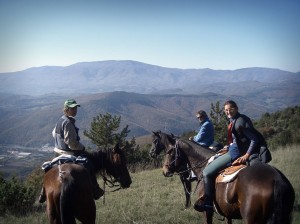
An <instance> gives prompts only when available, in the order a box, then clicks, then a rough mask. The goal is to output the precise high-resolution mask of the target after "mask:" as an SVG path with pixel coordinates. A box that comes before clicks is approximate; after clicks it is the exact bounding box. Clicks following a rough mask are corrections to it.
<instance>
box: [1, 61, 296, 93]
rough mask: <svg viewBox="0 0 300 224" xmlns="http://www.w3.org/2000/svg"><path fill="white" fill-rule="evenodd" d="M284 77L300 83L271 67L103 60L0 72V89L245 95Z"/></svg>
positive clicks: (51, 91)
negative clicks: (202, 66)
mask: <svg viewBox="0 0 300 224" xmlns="http://www.w3.org/2000/svg"><path fill="white" fill-rule="evenodd" d="M283 82H285V83H288V84H291V83H298V84H299V83H300V75H299V73H298V74H296V73H292V72H287V71H281V70H278V69H269V68H245V69H238V70H211V69H177V68H164V67H159V66H155V65H149V64H145V63H140V62H135V61H100V62H82V63H77V64H74V65H70V66H66V67H58V66H45V67H38V68H30V69H27V70H24V71H19V72H12V73H0V92H1V93H11V94H21V95H22V94H26V95H43V94H51V93H56V94H76V95H79V94H91V93H101V92H112V91H126V92H135V93H166V92H167V93H180V94H199V93H205V92H215V93H224V91H229V94H237V95H240V94H241V95H245V94H247V92H248V89H249V88H251V89H252V90H255V89H257V88H259V89H264V88H267V87H268V86H269V85H280V84H281V83H283ZM237 83H239V84H238V85H237ZM249 83H251V85H250V86H249V85H248V84H249ZM232 87H234V88H232ZM244 88H247V89H246V90H244Z"/></svg>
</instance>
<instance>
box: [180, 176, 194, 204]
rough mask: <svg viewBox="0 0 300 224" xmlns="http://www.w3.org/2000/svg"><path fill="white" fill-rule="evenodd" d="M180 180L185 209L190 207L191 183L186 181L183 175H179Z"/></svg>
mask: <svg viewBox="0 0 300 224" xmlns="http://www.w3.org/2000/svg"><path fill="white" fill-rule="evenodd" d="M180 180H181V183H182V186H183V190H184V193H185V209H187V208H189V207H190V206H191V190H192V183H191V182H190V181H188V180H187V178H186V177H185V175H184V174H181V175H180Z"/></svg>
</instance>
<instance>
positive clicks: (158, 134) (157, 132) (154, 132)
mask: <svg viewBox="0 0 300 224" xmlns="http://www.w3.org/2000/svg"><path fill="white" fill-rule="evenodd" d="M152 133H153V134H154V135H155V136H157V137H160V134H161V131H152Z"/></svg>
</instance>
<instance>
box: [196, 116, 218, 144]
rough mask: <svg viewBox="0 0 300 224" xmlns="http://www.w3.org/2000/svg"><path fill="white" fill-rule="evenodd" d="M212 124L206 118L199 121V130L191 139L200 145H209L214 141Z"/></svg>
mask: <svg viewBox="0 0 300 224" xmlns="http://www.w3.org/2000/svg"><path fill="white" fill-rule="evenodd" d="M214 134H215V133H214V126H213V124H212V122H211V121H210V120H209V119H208V118H206V119H205V120H204V121H202V122H201V123H200V127H199V131H198V134H197V135H196V136H194V138H193V140H194V141H195V142H196V143H198V144H199V145H202V146H207V147H208V146H210V145H211V144H212V143H213V142H214Z"/></svg>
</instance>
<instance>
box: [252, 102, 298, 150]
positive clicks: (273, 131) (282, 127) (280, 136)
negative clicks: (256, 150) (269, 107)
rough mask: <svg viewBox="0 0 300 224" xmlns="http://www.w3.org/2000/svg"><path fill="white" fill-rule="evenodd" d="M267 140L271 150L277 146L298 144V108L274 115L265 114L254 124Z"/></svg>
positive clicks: (287, 109) (291, 108)
mask: <svg viewBox="0 0 300 224" xmlns="http://www.w3.org/2000/svg"><path fill="white" fill-rule="evenodd" d="M255 125H256V127H257V128H258V129H259V130H260V131H261V132H262V134H263V135H264V136H265V138H266V139H267V142H268V144H269V147H270V149H271V150H273V149H276V148H277V147H278V146H285V145H288V144H294V143H296V144H299V143H300V107H299V106H295V107H288V108H286V109H284V110H281V111H277V112H274V113H265V114H263V115H262V117H261V118H260V119H259V120H257V121H256V122H255Z"/></svg>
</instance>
